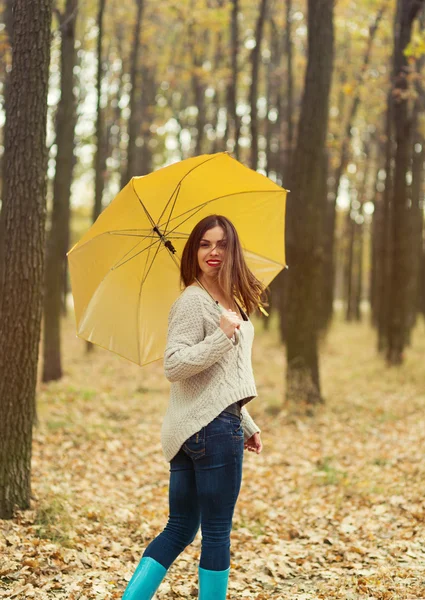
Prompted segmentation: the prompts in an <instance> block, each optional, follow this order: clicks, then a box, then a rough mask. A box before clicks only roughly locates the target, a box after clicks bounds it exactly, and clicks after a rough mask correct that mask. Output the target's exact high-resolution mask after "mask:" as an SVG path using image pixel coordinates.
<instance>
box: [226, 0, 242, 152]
mask: <svg viewBox="0 0 425 600" xmlns="http://www.w3.org/2000/svg"><path fill="white" fill-rule="evenodd" d="M238 14H239V0H232V18H231V22H230V37H231V48H232V60H231V68H232V78H231V81H230V84H229V88H228V98H229V108H228V111H227V112H228V116H227V118H228V120H229V117H230V120H231V122H232V125H233V129H232V131H233V133H232V135H233V140H234V150H233V151H234V154H235V157H236V159H237V160H239V137H240V133H241V120H240V118H239V117H238V114H237V94H238V73H239V68H238V52H239V28H238Z"/></svg>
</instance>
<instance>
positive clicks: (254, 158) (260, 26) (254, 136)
mask: <svg viewBox="0 0 425 600" xmlns="http://www.w3.org/2000/svg"><path fill="white" fill-rule="evenodd" d="M266 10H267V0H260V12H259V15H258V19H257V24H256V27H255V47H254V48H253V49H252V52H251V87H250V91H249V105H250V107H251V112H250V114H251V123H250V125H251V159H250V166H251V169H254V171H256V170H257V168H258V115H257V100H258V83H259V81H258V78H259V73H260V59H261V45H262V41H263V31H264V22H265V19H266Z"/></svg>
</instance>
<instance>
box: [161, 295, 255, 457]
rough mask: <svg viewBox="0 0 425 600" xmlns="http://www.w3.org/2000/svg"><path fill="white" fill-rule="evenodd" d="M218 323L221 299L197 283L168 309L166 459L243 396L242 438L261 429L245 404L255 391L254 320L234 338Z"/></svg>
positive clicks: (243, 325)
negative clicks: (253, 366) (252, 352)
mask: <svg viewBox="0 0 425 600" xmlns="http://www.w3.org/2000/svg"><path fill="white" fill-rule="evenodd" d="M219 324H220V311H219V310H217V305H216V304H215V303H214V301H213V300H212V299H211V298H210V296H209V295H208V293H207V292H205V290H203V289H202V288H200V287H198V286H188V287H187V288H186V289H185V290H184V291H183V292H182V293H181V295H180V296H179V297H178V298H177V300H176V301H175V302H174V304H173V305H172V307H171V309H170V312H169V316H168V334H167V343H166V348H165V354H164V362H163V364H164V373H165V376H166V378H167V379H168V380H169V381H170V383H171V386H170V397H169V403H168V408H167V411H166V414H165V416H164V420H163V423H162V427H161V445H162V450H163V453H164V456H165V458H166V460H167V461H171V459H172V458H173V457H174V456H175V455H176V454H177V452H178V451H179V449H180V447H181V446H182V444H183V443H184V442H185V441H186V440H187V438H188V437H190V436H191V435H193V434H194V433H196V432H197V431H199V430H200V429H201V428H202V427H204V426H205V425H207V424H208V423H210V422H211V421H212V420H213V419H214V418H215V417H216V416H217V415H218V414H220V413H221V412H222V411H223V410H224V409H225V408H227V406H229V405H230V404H232V403H233V402H236V401H237V400H242V399H243V400H244V402H243V404H244V406H242V411H241V412H242V415H243V419H242V427H243V431H244V439H245V440H247V439H249V438H250V437H251V436H252V435H253V434H254V433H255V432H257V431H258V432H261V429H260V428H259V427H258V426H257V425H256V423H255V422H254V420H253V419H252V417H251V415H250V414H249V413H248V410H247V408H246V406H245V404H247V403H248V402H249V401H250V400H252V399H253V398H255V397H256V396H257V389H256V386H255V381H254V375H253V371H252V362H251V351H252V342H253V339H254V326H253V325H252V323H251V321H250V320H249V319H248V321H242V322H241V325H240V335H239V338H238V339H237V340H236V342H233V341H232V340H230V339H229V338H228V337H227V335H226V334H225V333H224V331H223V330H222V329H221V328H220V326H219Z"/></svg>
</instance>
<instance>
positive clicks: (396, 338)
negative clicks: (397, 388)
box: [386, 0, 424, 365]
mask: <svg viewBox="0 0 425 600" xmlns="http://www.w3.org/2000/svg"><path fill="white" fill-rule="evenodd" d="M423 4H424V0H398V3H397V17H398V18H397V19H396V22H395V30H394V79H393V98H394V100H393V113H392V114H393V123H394V132H395V145H396V150H395V156H394V162H395V167H394V185H393V190H392V207H393V218H392V228H391V242H392V248H391V277H390V284H391V287H390V294H389V297H390V299H391V300H390V309H389V322H388V348H387V354H386V358H387V361H388V363H389V364H390V365H399V364H401V363H402V362H403V351H404V348H405V345H406V341H407V336H406V334H407V326H408V313H409V306H408V300H409V293H408V287H409V282H410V278H411V276H412V271H411V263H410V243H411V241H410V237H409V223H410V208H409V205H408V196H407V183H406V177H407V173H408V171H409V168H410V161H411V149H412V116H411V115H410V114H409V107H408V98H407V93H406V92H407V91H408V80H407V76H406V69H407V66H408V64H407V58H406V56H405V55H404V50H405V48H406V46H407V44H408V43H409V41H410V38H411V32H412V25H413V21H414V19H415V18H416V16H417V14H418V12H419V10H420V9H421V7H422V6H423Z"/></svg>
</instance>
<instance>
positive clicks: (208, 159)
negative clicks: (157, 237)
mask: <svg viewBox="0 0 425 600" xmlns="http://www.w3.org/2000/svg"><path fill="white" fill-rule="evenodd" d="M223 154H227V152H219V153H217V154H214V155H213V156H209V157H208V158H207V159H206V160H204V161H202V162H201V163H199V164H198V165H195V166H193V167H192V168H191V169H189V171H188V172H187V173H185V174H184V175H183V177H182V178H181V179H180V181H179V182H178V184H177V185H176V187H175V189H174V190H173V193H172V194H171V196H170V198H169V199H168V201H167V203H166V205H165V206H164V208H163V210H162V213H161V214H160V216H159V219H158V222H159V221H161V219H162V217H163V215H164V213H165V211H166V210H167V207H168V205H169V204H170V202H171V200H172V198H173V196H174V194H175V193H176V191H177V188H178V187H181V184H182V182H183V181H184V180H185V179H186V177H187V176H188V175H190V174H191V173H192V171H195V169H198V167H202V165H204V164H205V163H207V162H209V161H210V160H214V158H217V157H218V156H222V155H223ZM174 204H175V202H174ZM172 212H173V211H172V210H171V213H170V216H171V214H172Z"/></svg>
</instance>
